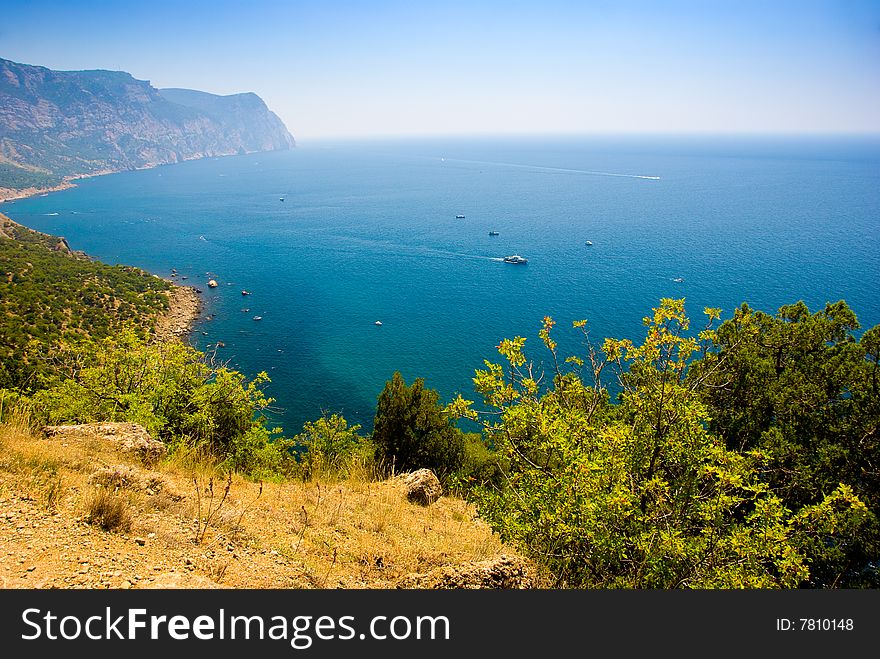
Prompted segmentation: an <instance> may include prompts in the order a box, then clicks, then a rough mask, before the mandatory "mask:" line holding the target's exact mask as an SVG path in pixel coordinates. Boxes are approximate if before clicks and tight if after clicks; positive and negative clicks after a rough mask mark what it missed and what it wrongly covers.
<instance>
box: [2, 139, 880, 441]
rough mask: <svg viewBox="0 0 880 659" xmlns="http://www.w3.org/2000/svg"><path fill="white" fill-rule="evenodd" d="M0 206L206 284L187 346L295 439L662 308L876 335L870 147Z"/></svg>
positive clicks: (644, 142) (307, 153)
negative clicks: (670, 305) (203, 353)
mask: <svg viewBox="0 0 880 659" xmlns="http://www.w3.org/2000/svg"><path fill="white" fill-rule="evenodd" d="M282 197H283V201H282V200H281V198H282ZM0 211H2V212H4V213H6V214H7V215H9V216H11V217H12V218H13V219H15V220H17V221H19V222H21V223H23V224H25V225H27V226H29V227H32V228H34V229H37V230H40V231H45V232H49V233H53V234H58V235H63V236H65V237H66V238H67V239H68V241H69V242H70V243H71V245H72V246H73V247H74V248H75V249H82V250H85V251H86V252H87V253H89V254H90V255H92V256H94V257H96V258H98V259H100V260H102V261H105V262H108V263H125V264H132V265H137V266H140V267H143V268H146V269H148V270H150V271H152V272H155V273H156V274H159V275H162V276H165V277H168V276H169V274H170V272H171V269H172V268H176V270H177V272H178V273H179V274H180V275H182V276H186V277H187V279H186V280H185V281H183V282H182V283H186V284H191V285H195V286H199V287H200V288H202V290H203V291H204V294H203V297H204V300H205V302H206V310H205V314H206V315H209V316H210V317H211V319H210V320H208V319H204V318H203V320H202V321H201V322H200V324H199V326H198V327H197V328H196V331H195V332H194V334H193V336H192V341H193V342H194V344H195V345H197V346H198V347H200V348H206V347H211V346H213V345H214V344H215V343H216V342H217V341H222V342H223V343H224V344H225V345H224V347H222V348H220V349H219V352H218V354H219V355H220V356H221V357H222V358H225V359H228V360H229V361H230V362H231V364H232V365H233V366H235V367H237V368H239V369H241V370H243V371H244V372H246V373H247V374H249V375H253V374H255V373H257V372H259V371H261V370H265V371H267V372H268V373H269V375H270V377H271V378H272V383H271V384H270V385H269V387H268V392H269V394H270V395H271V396H273V397H274V398H275V399H276V405H277V406H278V407H280V408H281V409H282V410H283V413H282V414H281V415H280V417H279V419H280V423H281V424H282V425H283V426H284V427H285V430H286V431H287V432H288V433H295V432H297V431H298V430H299V429H300V428H301V426H302V423H303V422H304V421H306V420H309V419H314V418H316V417H317V416H319V415H320V414H321V413H322V411H327V412H341V413H342V414H343V415H344V416H345V417H346V418H347V419H349V421H352V422H357V423H361V424H364V425H365V426H366V427H367V428H369V426H370V425H371V422H372V416H373V414H374V411H375V403H376V397H377V395H378V394H379V392H380V391H381V389H382V386H383V385H384V382H385V381H386V380H387V379H389V378H390V377H391V375H392V373H393V372H394V371H395V370H399V371H401V372H402V374H403V375H404V377H405V378H406V379H407V381H410V380H412V379H413V378H415V377H418V376H422V377H424V378H425V379H426V383H427V385H428V386H430V387H433V388H436V389H438V390H439V391H440V394H441V397H442V399H443V400H449V399H451V398H452V397H453V396H454V395H455V393H458V392H460V393H462V394H463V395H464V396H465V397H466V398H471V399H473V398H474V397H475V394H474V392H473V385H472V382H471V378H472V377H473V374H474V369H476V368H480V367H481V366H482V365H483V360H484V359H490V360H491V359H495V358H496V357H497V352H496V350H495V346H496V345H497V344H498V342H499V340H500V339H502V338H504V337H513V336H516V335H521V336H525V337H529V338H528V341H527V345H530V346H531V348H532V349H533V352H532V355H533V356H534V358H535V359H536V360H541V359H544V358H546V354H545V353H543V352H542V351H541V350H538V344H539V340H538V338H537V331H538V329H539V328H540V326H541V321H542V318H543V317H544V316H545V315H551V316H553V317H554V318H555V319H556V320H557V321H558V322H559V326H558V332H557V338H558V339H559V340H560V349H561V351H562V352H563V353H571V352H575V351H578V350H580V348H581V346H580V341H579V339H578V336H577V335H576V334H575V333H574V332H572V331H571V330H570V329H567V328H570V323H571V321H573V320H576V319H581V318H586V319H588V321H589V327H590V328H591V336H592V337H593V338H595V339H597V340H601V339H602V338H603V337H605V336H615V337H629V338H633V339H637V338H638V337H640V336H641V335H642V332H643V326H642V322H641V321H642V318H643V317H644V316H645V315H647V314H649V313H650V310H651V308H652V307H654V306H656V305H657V303H658V302H659V300H660V298H662V297H684V298H686V300H687V308H688V310H689V312H690V314H691V316H692V317H697V316H700V314H701V310H702V309H703V307H705V306H718V307H721V308H722V309H723V310H724V317H729V316H730V314H731V313H732V310H733V309H734V308H736V307H737V306H738V305H739V304H741V303H742V302H748V303H749V304H750V305H751V306H753V307H755V308H759V309H762V310H765V311H768V312H772V311H775V310H776V309H777V308H778V307H779V306H781V305H783V304H787V303H791V302H795V301H797V300H804V301H805V302H806V303H807V304H808V305H810V307H811V308H812V309H818V308H820V307H821V306H823V305H824V304H825V303H826V302H830V301H836V300H839V299H845V300H846V301H847V302H848V303H849V304H850V305H851V306H852V307H853V309H854V310H855V311H856V313H857V314H858V316H859V318H860V320H861V321H862V324H863V326H865V327H867V326H872V325H875V324H877V323H880V296H878V293H877V292H878V290H880V140H878V139H877V138H859V137H851V138H819V137H812V138H781V137H772V138H771V137H752V138H743V137H701V138H697V137H678V138H675V137H615V138H612V137H605V138H598V137H593V138H587V137H578V138H552V139H551V138H516V139H513V138H507V139H501V138H498V139H466V138H457V139H451V138H450V139H439V138H437V139H431V140H428V139H422V140H408V141H396V142H394V141H387V142H381V141H363V142H348V143H345V142H336V143H333V142H326V143H315V144H304V145H302V146H300V147H298V148H297V149H296V150H294V151H291V152H278V153H263V154H253V155H248V156H235V157H227V158H217V159H208V160H201V161H195V162H188V163H183V164H179V165H173V166H164V167H158V168H155V169H151V170H143V171H137V172H127V173H122V174H115V175H110V176H103V177H98V178H93V179H87V180H83V181H80V182H79V185H78V187H77V188H75V189H72V190H68V191H65V192H61V193H56V194H51V195H48V196H42V197H34V198H30V199H25V200H19V201H15V202H10V203H5V204H3V205H2V206H0ZM457 215H464V216H465V217H464V218H457V217H456V216H457ZM490 231H497V232H498V233H499V235H497V236H490V235H489V232H490ZM586 241H591V242H592V246H588V245H586ZM508 254H521V255H522V256H525V257H526V258H528V259H529V262H528V265H525V266H518V265H509V264H505V263H503V262H501V261H500V257H503V256H505V255H508ZM211 278H214V279H216V280H217V282H218V283H219V286H218V287H217V288H215V289H209V288H208V287H207V285H206V284H207V281H208V280H209V279H211ZM677 279H679V280H680V281H676V280H677ZM243 289H244V290H248V291H250V292H251V295H249V296H243V295H242V294H241V291H242V290H243ZM245 308H247V309H249V311H246V312H245V311H243V309H245ZM254 316H261V317H262V320H259V321H255V320H253V317H254ZM377 320H379V321H381V323H382V325H381V326H378V325H376V324H375V321H377Z"/></svg>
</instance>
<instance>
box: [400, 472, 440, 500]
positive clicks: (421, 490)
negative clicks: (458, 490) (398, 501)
mask: <svg viewBox="0 0 880 659" xmlns="http://www.w3.org/2000/svg"><path fill="white" fill-rule="evenodd" d="M403 482H404V484H405V485H406V498H407V500H409V501H412V502H413V503H417V504H419V505H422V506H428V505H430V504H432V503H434V502H435V501H436V500H437V499H439V498H440V495H441V494H443V488H442V487H441V486H440V481H439V480H438V479H437V476H435V475H434V472H433V471H431V470H430V469H418V470H416V471H414V472H412V473H410V474H406V475H405V476H404V477H403Z"/></svg>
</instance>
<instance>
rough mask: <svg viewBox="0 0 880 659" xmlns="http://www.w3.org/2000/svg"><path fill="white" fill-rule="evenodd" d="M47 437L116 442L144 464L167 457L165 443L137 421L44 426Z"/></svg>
mask: <svg viewBox="0 0 880 659" xmlns="http://www.w3.org/2000/svg"><path fill="white" fill-rule="evenodd" d="M43 434H44V435H46V437H50V438H57V439H67V440H71V439H72V440H76V439H80V440H82V439H90V438H97V439H100V440H104V441H107V442H110V443H112V444H115V445H116V446H117V447H118V448H119V449H120V450H122V451H123V452H124V453H130V454H132V455H135V456H137V458H138V459H140V461H141V462H143V463H144V464H148V465H149V464H156V463H157V462H158V461H159V460H161V459H162V458H163V457H165V453H166V449H165V444H163V443H162V442H160V441H159V440H156V439H153V438H152V437H150V433H148V432H147V430H146V428H144V427H143V426H141V425H138V424H137V423H84V424H81V425H65V426H44V427H43Z"/></svg>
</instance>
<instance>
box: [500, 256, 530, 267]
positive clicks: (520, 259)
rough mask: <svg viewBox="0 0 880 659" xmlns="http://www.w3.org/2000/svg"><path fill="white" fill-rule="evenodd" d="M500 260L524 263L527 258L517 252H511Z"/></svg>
mask: <svg viewBox="0 0 880 659" xmlns="http://www.w3.org/2000/svg"><path fill="white" fill-rule="evenodd" d="M502 260H503V261H504V262H505V263H515V264H517V265H524V264H526V263H528V262H529V260H528V259H526V258H523V257H522V256H520V255H519V254H511V255H510V256H505V257H504V258H503V259H502Z"/></svg>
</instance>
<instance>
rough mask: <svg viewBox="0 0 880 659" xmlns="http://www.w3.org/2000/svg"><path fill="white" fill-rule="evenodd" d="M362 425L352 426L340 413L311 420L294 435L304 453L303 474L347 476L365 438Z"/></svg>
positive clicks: (307, 476) (295, 441)
mask: <svg viewBox="0 0 880 659" xmlns="http://www.w3.org/2000/svg"><path fill="white" fill-rule="evenodd" d="M360 428H361V427H360V426H359V425H354V426H349V425H348V422H347V421H346V420H345V418H344V417H343V416H342V415H340V414H333V415H331V416H329V417H328V416H327V415H326V414H325V415H324V416H322V417H321V418H320V419H317V420H316V421H307V422H306V423H305V424H304V425H303V431H302V433H300V434H299V435H297V436H296V437H294V447H295V450H297V451H298V452H299V453H300V455H301V456H302V462H301V464H302V469H303V473H302V475H303V477H304V478H310V477H313V476H318V475H326V476H346V475H347V474H348V472H349V471H350V468H351V463H352V460H353V458H354V457H355V455H356V454H357V453H358V449H359V448H360V446H361V445H362V444H363V442H364V438H363V437H361V436H359V435H358V434H357V431H358V430H360Z"/></svg>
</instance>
